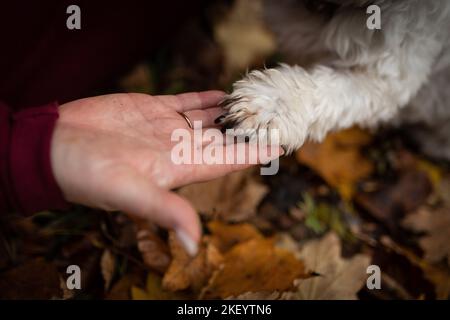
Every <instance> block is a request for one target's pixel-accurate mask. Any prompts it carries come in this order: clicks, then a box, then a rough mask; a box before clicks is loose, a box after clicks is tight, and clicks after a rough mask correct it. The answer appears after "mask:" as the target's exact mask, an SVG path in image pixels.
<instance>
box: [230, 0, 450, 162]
mask: <svg viewBox="0 0 450 320" xmlns="http://www.w3.org/2000/svg"><path fill="white" fill-rule="evenodd" d="M333 1H334V2H341V4H342V6H341V7H340V8H339V9H338V10H337V11H336V12H335V13H334V14H333V15H332V16H331V17H325V16H322V15H321V13H320V12H319V13H314V12H313V13H311V12H309V11H308V10H307V9H306V8H305V7H304V6H303V1H301V0H266V1H265V8H266V16H267V21H268V23H269V26H271V27H272V28H273V30H274V32H275V34H276V35H277V36H278V38H279V39H280V50H281V51H283V52H285V53H286V56H287V57H289V59H290V60H297V61H299V62H301V63H302V66H297V65H292V66H288V65H281V66H280V67H278V68H275V69H265V70H262V71H259V70H255V71H252V72H250V73H249V74H248V75H247V76H246V77H245V78H244V79H242V80H240V81H237V82H236V83H235V84H234V87H233V92H232V93H231V94H230V95H228V96H227V98H226V99H225V101H224V103H223V104H224V106H225V107H226V108H227V109H228V111H229V113H228V115H227V116H226V118H225V119H224V122H229V123H233V124H235V126H236V127H238V128H242V129H245V130H247V132H248V131H250V132H254V130H255V129H257V128H278V129H279V130H280V139H281V144H282V145H283V146H285V148H286V149H287V150H288V151H293V150H295V149H297V148H299V147H300V146H301V145H302V144H303V143H304V141H305V140H306V139H312V140H321V139H323V138H324V137H325V135H326V134H327V133H328V132H330V131H332V130H337V129H342V128H347V127H350V126H352V125H355V124H358V125H361V126H366V127H374V126H376V125H377V124H379V123H382V122H387V121H391V120H392V119H393V118H397V122H399V121H400V120H398V119H401V118H403V116H401V115H399V113H400V111H401V110H402V109H405V107H406V106H407V105H409V107H408V108H406V110H408V115H409V116H407V117H404V118H405V119H407V118H409V121H410V122H411V121H412V120H411V118H414V117H412V114H417V115H420V114H421V113H422V118H423V117H425V118H427V117H428V118H429V119H431V118H434V117H433V116H430V113H436V112H438V111H439V112H441V115H440V117H439V119H440V120H441V121H442V120H443V119H444V118H446V119H447V120H448V119H450V106H449V105H448V103H447V101H442V100H443V99H441V97H442V96H445V95H447V97H448V96H449V94H448V89H447V87H448V85H449V84H450V83H448V82H447V83H446V81H450V77H449V76H447V75H448V71H449V70H450V50H449V47H450V46H449V44H450V42H449V37H448V30H449V28H450V20H449V12H450V1H448V0H428V1H424V0H378V1H370V3H375V4H378V5H379V6H380V7H381V20H382V29H381V30H369V29H368V28H367V27H366V19H367V17H368V15H367V14H366V5H367V3H369V1H365V0H333ZM296 17H298V18H301V19H297V18H296ZM439 73H440V74H441V76H440V78H439V79H440V80H441V82H444V83H440V86H441V87H440V88H436V87H434V86H433V85H432V84H431V85H428V84H427V81H428V80H429V79H430V78H433V77H434V76H435V75H437V74H439ZM425 84H427V85H425ZM427 88H428V89H427ZM419 91H420V94H419V95H418V93H419ZM427 95H429V100H430V101H429V102H427V101H426V100H427V99H426V97H427ZM416 96H417V97H418V99H421V102H420V105H417V104H416V103H414V97H416ZM424 97H425V98H424ZM424 101H425V102H424ZM444 104H445V106H443V105H444ZM414 106H415V108H416V109H417V108H420V109H422V111H421V112H415V111H414ZM424 110H425V111H424ZM443 110H444V111H443ZM416 118H417V117H416ZM419 118H420V117H418V119H415V120H414V121H416V120H417V121H419V120H420V119H419ZM445 122H446V123H448V121H445ZM444 131H445V130H444ZM448 132H449V133H450V125H449V129H448ZM448 153H449V155H450V144H449V152H448Z"/></svg>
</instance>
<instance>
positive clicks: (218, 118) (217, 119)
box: [214, 115, 225, 124]
mask: <svg viewBox="0 0 450 320" xmlns="http://www.w3.org/2000/svg"><path fill="white" fill-rule="evenodd" d="M224 118H225V116H224V115H221V116H219V117H217V118H216V120H214V123H215V124H217V123H220V122H221V121H222V120H223V119H224Z"/></svg>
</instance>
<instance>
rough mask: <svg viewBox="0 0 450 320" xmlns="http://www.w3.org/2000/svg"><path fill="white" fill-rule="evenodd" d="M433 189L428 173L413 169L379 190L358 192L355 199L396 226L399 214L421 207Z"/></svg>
mask: <svg viewBox="0 0 450 320" xmlns="http://www.w3.org/2000/svg"><path fill="white" fill-rule="evenodd" d="M431 190H432V185H431V183H430V181H429V179H428V177H427V174H426V173H424V172H421V171H417V170H414V169H413V170H412V171H407V172H403V173H402V174H401V176H400V177H399V179H398V181H396V182H395V183H393V184H389V185H385V186H384V187H383V188H381V189H380V190H379V191H377V192H371V193H362V192H361V193H358V194H356V196H355V198H354V199H355V201H356V202H357V203H358V204H359V205H360V206H361V207H363V208H364V209H366V210H367V211H368V213H370V214H371V215H372V216H374V217H375V218H377V219H379V220H380V221H383V222H384V223H386V224H388V225H390V226H391V227H393V228H396V227H397V221H398V216H399V215H402V214H403V213H407V212H411V211H413V210H416V209H417V208H419V207H420V206H421V205H422V204H423V203H425V202H426V200H427V197H428V195H429V194H430V192H431ZM396 218H397V219H396Z"/></svg>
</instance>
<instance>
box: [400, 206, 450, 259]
mask: <svg viewBox="0 0 450 320" xmlns="http://www.w3.org/2000/svg"><path fill="white" fill-rule="evenodd" d="M402 225H403V226H404V227H406V228H408V229H412V230H415V231H419V232H426V233H427V235H425V236H424V237H422V238H421V239H420V240H419V245H420V247H421V248H422V249H423V250H424V252H425V256H424V258H425V260H427V261H429V262H431V263H437V262H440V261H441V260H442V259H446V261H447V263H448V265H450V236H449V234H450V209H449V208H438V209H435V210H433V209H431V208H427V207H422V208H420V209H419V210H417V212H415V213H413V214H410V215H408V216H407V217H406V218H405V219H404V220H403V222H402Z"/></svg>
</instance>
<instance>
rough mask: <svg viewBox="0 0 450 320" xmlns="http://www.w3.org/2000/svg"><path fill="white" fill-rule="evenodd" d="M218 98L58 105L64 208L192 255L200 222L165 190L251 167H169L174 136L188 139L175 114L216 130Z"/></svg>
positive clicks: (118, 97)
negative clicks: (152, 227) (134, 226)
mask: <svg viewBox="0 0 450 320" xmlns="http://www.w3.org/2000/svg"><path fill="white" fill-rule="evenodd" d="M222 97H223V93H222V92H220V91H207V92H200V93H185V94H180V95H175V96H149V95H145V94H111V95H105V96H98V97H92V98H86V99H81V100H76V101H73V102H70V103H67V104H64V105H62V106H61V107H60V117H59V119H58V121H57V123H56V127H55V131H54V135H53V140H52V148H51V161H52V168H53V173H54V176H55V179H56V181H57V183H58V185H59V186H60V188H61V190H62V192H63V194H64V196H65V198H66V200H67V201H69V202H73V203H78V204H83V205H86V206H90V207H95V208H100V209H103V210H107V211H116V210H120V211H123V212H126V213H127V214H130V215H132V216H135V217H138V218H143V219H146V220H149V221H152V222H154V223H156V224H158V225H160V226H162V227H165V228H170V229H174V230H175V232H176V233H177V235H178V237H179V238H180V240H181V241H182V242H183V244H184V245H185V247H186V249H187V251H188V252H189V253H191V254H194V253H195V252H196V250H197V243H198V241H199V239H200V237H201V227H200V223H199V220H198V216H197V214H196V212H195V210H194V209H193V208H192V206H191V205H190V204H189V202H188V201H186V200H185V199H183V198H182V197H180V196H178V195H177V194H175V193H173V192H171V191H170V189H172V188H176V187H180V186H182V185H186V184H189V183H193V182H199V181H205V180H209V179H214V178H217V177H220V176H223V175H225V174H227V173H230V172H233V171H236V170H240V169H244V168H246V167H249V166H250V164H221V165H219V164H213V165H207V164H180V165H177V164H174V163H173V161H172V160H171V150H172V147H173V145H174V142H172V141H171V135H172V132H173V131H174V130H175V129H178V128H185V129H187V130H191V131H192V129H190V128H189V126H188V124H187V122H186V120H185V119H184V118H183V117H182V116H181V115H180V114H179V112H184V113H185V114H186V115H187V116H188V117H189V119H190V120H191V121H198V120H201V121H202V125H203V128H207V127H213V126H214V119H216V118H217V117H218V116H219V115H220V114H221V113H222V110H221V108H219V107H217V103H218V102H219V101H220V100H221V99H222ZM224 148H225V147H224ZM248 148H250V147H248ZM232 150H234V149H232ZM247 151H248V150H247ZM224 152H226V151H224ZM280 153H281V151H280ZM278 156H279V154H277V155H273V158H276V157H278Z"/></svg>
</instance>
